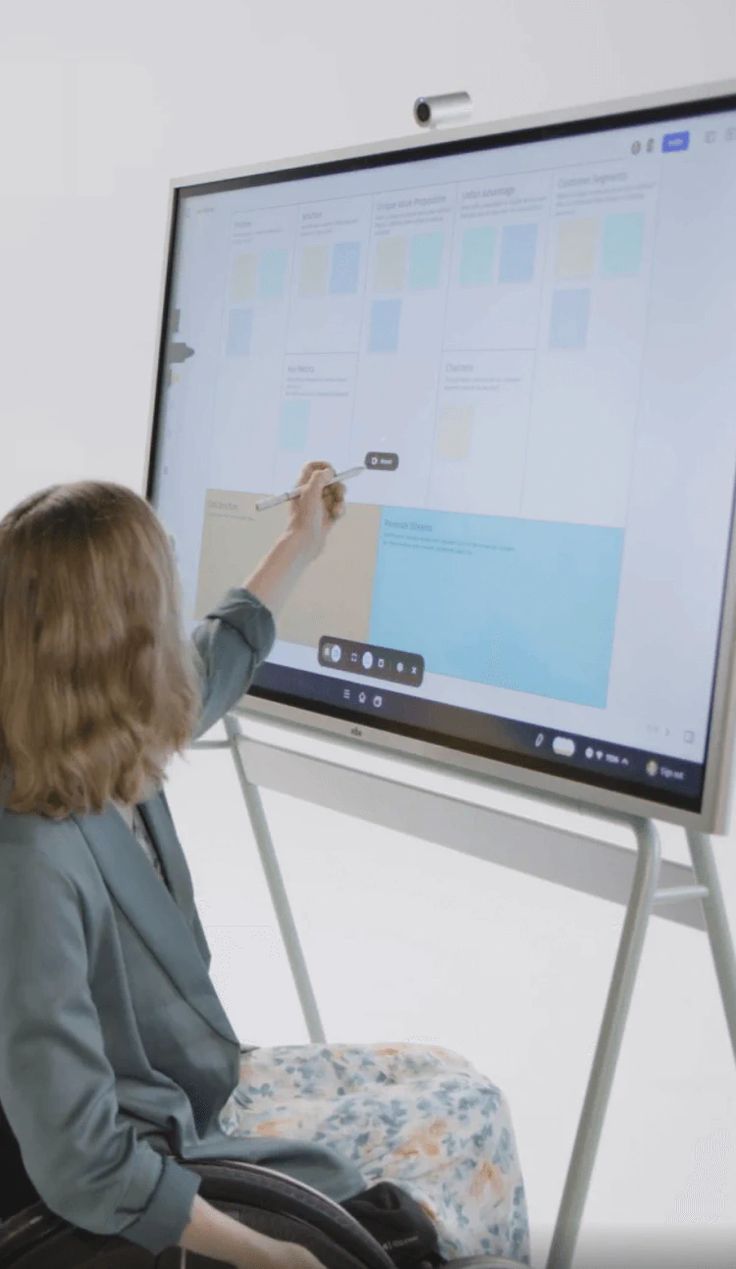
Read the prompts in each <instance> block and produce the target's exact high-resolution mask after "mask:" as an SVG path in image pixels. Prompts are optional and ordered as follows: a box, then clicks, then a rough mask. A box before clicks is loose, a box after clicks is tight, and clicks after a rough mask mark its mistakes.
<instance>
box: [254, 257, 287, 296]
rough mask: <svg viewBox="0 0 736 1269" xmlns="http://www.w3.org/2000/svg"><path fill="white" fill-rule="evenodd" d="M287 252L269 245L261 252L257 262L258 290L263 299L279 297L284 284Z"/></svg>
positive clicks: (282, 292) (282, 291)
mask: <svg viewBox="0 0 736 1269" xmlns="http://www.w3.org/2000/svg"><path fill="white" fill-rule="evenodd" d="M288 258H289V256H288V252H287V251H286V250H285V249H284V248H283V247H271V248H269V249H268V250H266V251H263V252H262V253H261V258H260V260H259V262H258V290H259V292H260V294H261V295H262V296H263V297H264V299H273V300H275V299H280V298H281V296H282V295H283V294H284V288H285V284H286V265H287V261H288Z"/></svg>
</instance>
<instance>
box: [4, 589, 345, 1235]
mask: <svg viewBox="0 0 736 1269" xmlns="http://www.w3.org/2000/svg"><path fill="white" fill-rule="evenodd" d="M273 639H274V626H273V619H272V617H271V614H270V613H269V611H268V610H267V609H266V608H265V607H264V606H263V605H262V604H261V603H260V602H259V601H258V600H257V599H256V598H255V597H254V596H253V595H251V594H250V593H249V592H248V591H245V590H240V589H234V590H231V591H229V592H228V593H227V595H226V597H225V599H224V601H223V603H222V604H221V605H220V607H219V608H217V609H215V610H214V612H212V613H211V614H210V615H209V616H208V618H207V619H206V621H204V622H203V623H202V625H201V626H199V627H198V628H197V630H196V632H195V635H194V640H195V644H196V647H197V650H198V653H199V659H200V662H201V667H202V684H203V691H202V696H203V703H202V714H201V718H200V721H199V725H198V728H197V733H196V734H197V735H199V734H201V733H202V732H203V731H205V730H207V728H209V727H211V726H212V725H213V723H215V722H216V721H217V720H218V719H220V718H221V717H222V716H223V714H224V713H225V712H226V711H227V710H228V709H229V708H230V707H231V706H232V705H234V704H235V702H236V701H237V700H238V699H239V698H240V697H241V696H242V695H243V693H244V692H245V691H246V690H247V688H248V686H249V684H250V681H251V679H252V677H253V673H254V671H255V669H256V667H257V666H258V664H259V663H260V661H261V660H263V658H264V657H265V656H267V655H268V652H269V651H270V649H271V645H272V643H273ZM140 810H141V813H142V815H143V817H144V819H145V821H146V824H147V827H148V829H149V832H150V834H151V836H152V838H153V840H154V842H155V844H156V846H157V848H158V851H159V854H160V857H161V861H162V865H163V868H164V871H165V874H166V879H167V881H168V885H169V889H167V888H166V887H165V886H163V885H162V884H161V880H160V878H159V877H158V876H157V875H156V873H155V872H154V870H153V868H152V867H151V864H150V862H149V860H148V859H147V858H146V856H145V854H144V852H143V851H142V849H141V847H140V846H139V845H138V843H137V842H136V841H135V839H134V837H133V835H132V833H131V832H130V831H129V830H128V828H127V826H126V825H125V823H124V821H123V820H122V818H121V816H120V815H119V814H118V812H117V811H116V810H115V809H114V807H112V806H110V807H108V808H107V809H106V810H105V811H103V812H102V814H100V815H73V816H70V817H69V818H67V819H65V820H62V821H52V820H50V819H47V818H45V817H43V816H39V815H17V814H13V813H12V812H10V811H8V810H4V811H3V810H0V1104H1V1105H2V1106H3V1108H4V1110H5V1113H6V1115H7V1117H8V1120H9V1122H10V1125H11V1127H12V1129H13V1132H14V1133H15V1136H16V1137H17V1139H18V1143H19V1145H20V1149H21V1153H22V1156H23V1161H24V1164H25V1167H26V1170H27V1172H28V1174H29V1176H30V1178H31V1180H32V1182H33V1184H34V1185H35V1187H36V1189H37V1190H38V1192H39V1194H40V1195H41V1197H42V1199H43V1200H44V1201H45V1203H46V1204H47V1205H48V1207H50V1208H51V1209H52V1210H53V1211H54V1212H57V1213H58V1214H59V1215H60V1216H62V1217H64V1218H65V1219H66V1220H68V1221H71V1222H72V1223H73V1224H75V1225H78V1226H80V1227H82V1228H83V1229H87V1230H90V1231H93V1232H95V1233H100V1234H121V1235H122V1236H124V1237H125V1238H127V1239H129V1240H130V1241H131V1242H134V1243H137V1244H139V1245H140V1246H141V1247H144V1248H146V1249H147V1250H149V1251H151V1252H159V1251H161V1250H163V1249H164V1248H165V1247H168V1246H171V1245H172V1244H174V1243H177V1242H178V1241H179V1239H180V1237H181V1234H182V1232H183V1230H184V1227H185V1225H186V1224H187V1221H188V1217H189V1212H190V1209H191V1204H192V1200H193V1198H194V1195H195V1193H196V1191H197V1187H198V1184H199V1180H198V1178H197V1177H196V1176H195V1175H194V1174H193V1173H192V1172H190V1171H188V1170H186V1169H185V1168H183V1167H181V1166H180V1164H179V1163H178V1162H177V1161H176V1159H175V1158H174V1157H172V1156H173V1155H178V1156H180V1157H181V1158H183V1159H190V1158H199V1159H202V1158H217V1157H219V1158H223V1157H225V1158H231V1159H239V1160H247V1161H250V1162H254V1163H261V1164H266V1165H268V1166H270V1167H273V1168H276V1169H277V1170H278V1171H281V1172H285V1173H287V1174H289V1175H290V1176H293V1177H296V1178H298V1179H299V1180H302V1181H306V1182H308V1183H309V1184H310V1185H313V1186H314V1187H315V1188H316V1189H318V1190H321V1191H322V1192H323V1193H325V1194H327V1195H329V1196H330V1197H332V1198H334V1199H336V1200H338V1201H341V1200H342V1199H345V1198H348V1197H349V1196H350V1195H352V1194H355V1193H357V1192H358V1191H359V1190H360V1189H362V1188H363V1179H362V1177H361V1176H360V1173H359V1172H358V1171H357V1170H356V1169H355V1168H354V1167H353V1166H352V1164H350V1163H348V1162H347V1160H345V1159H342V1158H341V1157H340V1156H339V1155H337V1154H335V1153H334V1152H333V1151H331V1150H329V1149H327V1148H324V1147H322V1146H318V1145H316V1144H313V1143H309V1142H299V1141H287V1140H279V1139H276V1138H272V1139H269V1138H265V1137H253V1138H249V1137H248V1138H242V1139H236V1138H233V1137H229V1136H225V1135H224V1134H223V1133H222V1132H221V1131H220V1129H219V1126H218V1114H219V1112H220V1110H221V1109H222V1107H223V1105H224V1104H225V1102H226V1101H227V1099H228V1097H229V1096H230V1094H231V1093H232V1091H233V1089H234V1088H235V1086H236V1085H237V1082H238V1066H239V1055H240V1046H239V1043H238V1038H237V1036H236V1035H235V1033H234V1032H233V1029H232V1027H231V1026H230V1023H229V1022H228V1019H227V1017H226V1015H225V1012H224V1010H223V1007H222V1005H221V1004H220V1001H219V999H218V997H217V993H216V992H215V989H214V987H213V985H212V982H211V980H210V977H209V972H208V966H209V960H210V954H209V949H208V947H207V943H206V940H205V936H204V933H203V930H202V926H201V924H200V921H199V917H198V915H197V910H196V907H195V903H194V896H193V893H192V883H191V878H190V875H189V869H188V868H187V864H186V860H185V858H184V854H183V851H182V848H181V846H180V844H179V840H178V838H177V835H176V830H175V828H174V824H173V821H172V819H171V815H170V814H169V809H168V806H167V804H166V799H165V798H164V795H163V793H157V794H156V795H155V796H154V797H152V798H151V799H150V800H149V801H147V802H145V803H143V804H142V805H141V807H140ZM247 969H248V967H247V966H245V965H244V966H243V971H244V979H245V978H246V975H247Z"/></svg>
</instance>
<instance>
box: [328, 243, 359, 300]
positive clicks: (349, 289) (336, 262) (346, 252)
mask: <svg viewBox="0 0 736 1269" xmlns="http://www.w3.org/2000/svg"><path fill="white" fill-rule="evenodd" d="M359 270H360V243H359V242H336V243H335V245H334V247H333V248H332V268H331V270H330V291H331V293H332V294H333V295H353V294H354V293H355V292H356V291H357V289H358V273H359Z"/></svg>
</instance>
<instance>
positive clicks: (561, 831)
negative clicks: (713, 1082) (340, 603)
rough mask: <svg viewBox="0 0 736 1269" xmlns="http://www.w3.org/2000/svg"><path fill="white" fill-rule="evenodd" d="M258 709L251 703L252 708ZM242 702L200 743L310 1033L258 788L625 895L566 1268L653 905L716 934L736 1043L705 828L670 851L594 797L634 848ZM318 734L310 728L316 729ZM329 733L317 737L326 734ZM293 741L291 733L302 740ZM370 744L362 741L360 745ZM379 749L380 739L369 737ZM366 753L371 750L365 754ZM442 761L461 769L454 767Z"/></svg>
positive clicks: (561, 1249)
mask: <svg viewBox="0 0 736 1269" xmlns="http://www.w3.org/2000/svg"><path fill="white" fill-rule="evenodd" d="M251 717H252V716H251ZM247 718H248V715H247V714H240V713H239V714H237V715H236V714H230V715H228V716H227V718H226V719H225V729H226V733H227V739H225V740H203V741H199V742H197V743H196V744H195V745H194V748H195V749H229V750H230V753H231V755H232V759H233V762H234V764H235V770H236V772H237V775H238V780H239V782H240V787H241V789H242V793H243V797H244V799H245V805H246V808H247V811H248V816H249V819H250V823H251V826H252V829H253V834H254V836H255V840H256V845H257V847H258V851H259V854H260V859H261V864H262V866H263V871H264V873H265V876H266V881H267V883H268V887H269V891H270V894H271V899H272V901H273V905H274V908H275V911H276V916H277V919H278V923H279V927H280V930H281V936H282V938H283V941H284V946H285V948H286V953H287V956H288V958H289V964H290V967H291V972H292V975H293V978H294V984H295V986H296V990H297V994H298V996H299V1001H300V1004H301V1008H302V1012H303V1014H304V1019H305V1022H306V1025H307V1030H308V1033H309V1038H310V1040H311V1041H313V1042H320V1041H324V1039H325V1033H324V1028H323V1026H322V1021H321V1018H320V1015H319V1010H318V1007H317V1001H316V998H315V994H314V991H313V988H312V984H311V981H310V978H309V973H308V971H307V966H306V961H305V959H304V954H303V952H302V948H301V944H300V941H299V935H298V933H297V928H296V924H295V921H294V917H293V914H292V911H291V906H290V904H289V900H288V897H287V893H286V887H285V885H284V881H283V878H282V875H281V870H280V868H279V864H278V860H277V857H276V852H275V850H274V845H273V841H272V839H271V834H270V832H269V827H268V822H267V819H266V815H265V812H264V809H263V802H262V800H261V794H260V789H261V788H267V789H271V790H275V791H278V792H281V793H288V794H291V795H292V796H295V797H298V798H302V799H304V800H305V801H307V802H312V803H316V804H317V805H319V806H324V807H327V808H329V809H331V810H335V811H341V812H344V813H346V814H348V815H353V816H357V817H358V818H360V819H364V820H367V821H369V822H371V823H374V824H378V825H381V826H382V827H385V828H393V829H397V830H399V831H401V832H404V833H409V834H412V835H414V836H417V837H423V838H425V839H427V840H428V841H432V842H434V843H437V844H439V845H443V846H448V847H450V848H452V849H453V850H459V851H462V852H464V853H465V854H470V855H474V856H476V857H477V858H481V859H485V860H488V861H490V862H493V863H498V864H502V865H504V866H505V867H508V868H513V869H516V870H517V871H520V872H524V873H527V874H531V875H533V876H536V877H540V878H543V879H546V880H548V881H553V882H556V883H557V884H560V885H564V886H568V887H570V888H571V889H573V890H578V891H582V892H584V893H586V894H591V895H596V896H598V897H600V898H604V899H609V900H613V901H614V902H617V903H621V904H624V905H625V907H626V916H625V919H624V923H623V928H622V931H621V936H620V941H619V946H618V952H617V955H616V959H615V962H614V966H613V974H612V977H611V983H610V986H609V989H608V996H607V999H606V1004H605V1009H604V1012H603V1020H602V1022H601V1027H600V1032H599V1035H598V1041H597V1044H596V1048H595V1054H594V1057H593V1063H592V1066H591V1070H590V1075H589V1078H588V1085H587V1089H586V1093H585V1098H584V1101H583V1107H582V1111H581V1114H580V1120H579V1123H578V1128H577V1133H576V1136H575V1142H574V1145H573V1150H572V1155H571V1158H570V1163H569V1166H568V1171H567V1178H566V1181H565V1186H564V1190H563V1194H562V1200H561V1203H560V1209H559V1212H558V1215H557V1220H556V1223H555V1230H554V1234H553V1238H552V1243H551V1247H550V1251H549V1256H548V1260H547V1269H570V1266H571V1264H572V1260H573V1256H574V1252H575V1245H576V1242H577V1237H578V1233H579V1230H580V1224H581V1220H582V1215H583V1208H584V1206H585V1201H586V1198H587V1194H588V1188H589V1185H590V1179H591V1175H592V1172H593V1165H594V1162H595V1157H596V1152H597V1149H598V1144H599V1141H600V1137H601V1132H602V1128H603V1121H604V1116H605V1113H606V1107H607V1105H608V1100H609V1096H610V1092H611V1086H612V1084H613V1077H614V1073H615V1070H616V1063H617V1061H618V1056H619V1051H620V1048H621V1041H622V1038H623V1032H624V1027H625V1024H626V1018H627V1015H628V1011H629V1005H630V1003H631V997H632V992H633V988H634V982H635V979H636V974H637V971H638V968H639V963H640V960H641V954H642V948H643V944H644V936H645V934H646V930H647V923H648V921H649V917H650V916H651V915H652V913H653V912H654V913H656V914H658V915H660V916H663V917H666V918H668V919H669V920H673V921H677V922H679V923H681V924H684V925H688V926H691V927H693V928H695V929H699V930H703V931H705V932H706V933H707V934H708V937H709V940H710V946H711V950H712V953H713V961H714V964H715V970H716V975H717V978H718V984H719V987H720V992H721V997H722V999H723V1008H724V1011H725V1014H726V1021H727V1024H728V1029H729V1032H730V1036H731V1043H732V1045H733V1050H734V1057H736V956H735V955H734V947H733V942H732V939H731V934H730V931H729V928H728V919H727V916H726V910H725V906H724V902H723V894H722V891H721V887H720V882H719V878H718V873H717V870H716V865H715V860H714V856H713V848H712V845H711V841H710V838H709V837H707V836H706V835H705V834H703V833H700V832H695V831H690V830H689V831H687V841H688V844H689V849H690V858H691V861H692V866H691V867H690V866H686V865H683V864H676V863H671V862H669V861H667V860H663V859H662V858H661V853H660V844H659V837H658V834H657V828H656V825H655V823H654V821H653V820H648V819H640V818H637V817H635V816H629V815H623V814H619V815H616V814H613V813H609V812H607V811H603V810H600V809H598V808H593V807H591V808H590V810H589V811H588V810H587V809H585V808H582V809H585V814H586V822H587V816H588V815H590V816H591V817H594V818H595V819H598V820H599V821H605V822H608V823H611V824H618V825H624V826H625V827H627V828H628V829H629V830H630V831H631V832H632V834H633V838H634V842H635V846H636V851H635V852H633V851H631V850H629V849H628V848H627V847H625V846H619V845H616V844H614V843H611V842H606V841H601V840H597V839H596V838H595V837H594V836H591V835H588V834H587V833H585V832H576V831H574V830H573V829H569V828H561V827H558V826H555V825H554V824H549V823H546V824H545V823H541V822H540V821H539V820H533V819H530V818H524V817H523V816H522V815H521V814H520V813H518V812H517V811H515V810H514V811H510V810H508V809H506V810H504V809H497V808H494V807H490V806H488V805H485V804H482V803H480V802H478V801H476V800H474V799H473V789H474V788H477V787H478V786H483V787H484V788H486V789H488V788H490V789H492V790H495V791H496V792H500V793H506V794H508V793H513V794H515V795H516V796H517V798H518V797H519V795H520V793H521V796H522V797H523V798H524V800H525V802H526V801H528V802H529V803H530V804H531V805H532V806H534V805H535V804H536V806H537V807H539V808H540V809H544V808H545V807H546V808H548V809H551V810H553V809H555V808H564V809H565V810H568V811H569V810H570V809H573V810H577V811H580V810H581V807H580V806H579V804H571V803H570V802H568V801H566V800H564V799H563V798H556V797H553V796H550V795H544V796H543V795H540V794H536V793H531V792H522V791H520V789H519V787H518V786H512V785H510V784H504V783H503V782H502V781H496V780H489V779H486V778H481V777H474V776H472V775H466V774H465V773H463V775H462V776H461V777H458V779H457V780H456V784H457V785H458V786H459V788H460V792H459V793H457V792H452V793H450V792H437V791H436V790H435V789H433V788H428V787H426V782H427V773H428V771H429V772H430V774H431V771H432V768H431V766H430V767H428V765H427V763H426V762H421V763H420V762H419V761H418V760H416V759H413V758H407V757H405V756H404V755H396V754H393V753H392V754H390V755H387V754H386V752H385V751H384V752H383V753H382V754H381V755H380V756H381V757H382V758H384V759H385V758H386V757H387V756H390V759H391V763H392V772H395V773H396V774H395V776H394V775H393V774H392V775H391V776H387V775H386V774H385V773H376V772H371V771H370V770H359V769H357V768H356V766H355V765H354V764H355V761H356V753H357V751H356V749H355V746H354V745H353V744H349V743H345V742H341V741H332V740H330V741H329V742H328V745H327V747H328V748H329V750H330V751H331V752H330V755H329V756H324V755H323V754H320V755H319V756H315V755H314V754H310V753H308V752H304V751H302V750H300V748H299V743H300V738H301V740H302V741H303V740H305V739H308V737H309V736H310V732H309V731H308V729H306V728H304V729H302V728H299V727H296V726H293V725H288V726H287V725H285V724H283V723H273V722H272V721H271V720H268V727H267V729H266V730H267V732H268V733H269V735H268V736H267V738H265V739H264V738H263V736H260V737H259V736H258V734H257V732H258V730H260V729H258V728H257V729H256V733H252V734H250V735H249V734H248V723H247V721H245V726H243V722H244V720H247ZM311 735H312V737H314V733H311ZM320 739H321V740H322V741H323V744H322V745H321V746H320V747H321V748H324V740H323V738H320ZM295 742H296V744H295ZM363 752H365V751H363ZM373 752H374V753H377V752H378V751H375V750H374V751H373ZM368 761H369V760H368ZM444 772H445V774H446V775H447V774H452V773H451V772H449V771H448V770H447V769H446V768H445V769H444Z"/></svg>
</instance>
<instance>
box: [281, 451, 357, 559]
mask: <svg viewBox="0 0 736 1269" xmlns="http://www.w3.org/2000/svg"><path fill="white" fill-rule="evenodd" d="M334 475H335V472H334V469H333V468H332V467H331V466H330V464H329V463H321V462H316V463H307V464H306V466H305V467H303V468H302V470H301V473H300V475H299V479H298V481H297V485H296V487H297V489H301V490H302V493H301V494H300V496H299V497H298V498H295V499H294V500H293V501H292V502H291V503H290V504H289V506H290V516H289V525H288V529H287V533H290V534H293V535H294V536H295V537H297V538H298V539H299V540H300V542H301V543H302V545H303V548H304V550H305V552H306V554H307V557H308V558H309V559H310V560H314V559H316V558H317V556H318V555H319V554H320V552H321V550H322V548H323V546H324V544H325V541H326V539H327V534H328V533H329V531H330V528H331V527H332V525H333V524H334V522H335V521H336V520H339V519H340V517H341V516H342V515H343V514H344V511H345V486H344V485H342V484H338V485H328V481H330V480H332V479H333V477H334Z"/></svg>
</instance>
